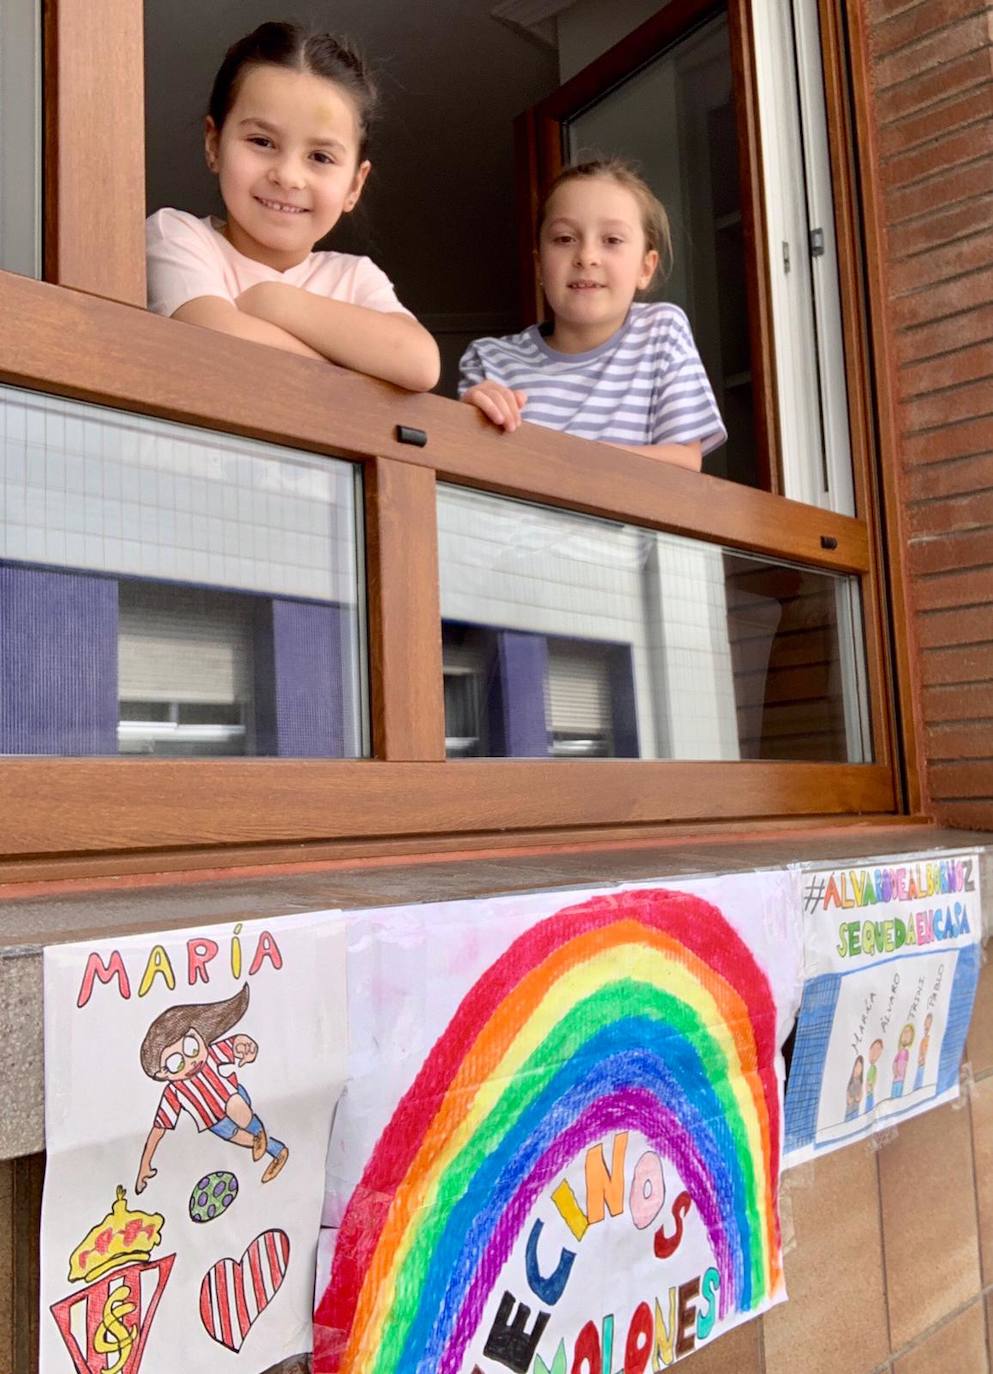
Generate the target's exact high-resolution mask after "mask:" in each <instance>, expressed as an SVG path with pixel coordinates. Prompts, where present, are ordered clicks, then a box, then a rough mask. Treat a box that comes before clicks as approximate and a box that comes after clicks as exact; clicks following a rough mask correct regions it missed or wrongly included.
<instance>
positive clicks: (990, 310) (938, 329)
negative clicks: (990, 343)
mask: <svg viewBox="0 0 993 1374" xmlns="http://www.w3.org/2000/svg"><path fill="white" fill-rule="evenodd" d="M991 330H993V305H985V304H984V305H979V306H977V307H976V308H975V309H973V310H969V311H966V312H965V313H964V314H962V315H956V316H954V317H952V318H950V319H947V320H937V321H936V322H935V323H934V324H924V325H920V326H918V328H916V329H907V330H904V331H903V332H902V333H900V334H898V335H897V336H896V339H895V340H894V344H895V348H896V354H897V357H898V359H899V361H900V362H901V363H912V362H916V361H919V360H923V359H925V358H934V357H937V356H938V354H940V353H949V352H952V351H954V350H955V349H959V348H968V346H969V345H970V344H973V343H986V342H987V340H988V339H990V338H991V337H993V334H991Z"/></svg>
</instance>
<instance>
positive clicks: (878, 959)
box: [784, 852, 983, 1168]
mask: <svg viewBox="0 0 993 1374" xmlns="http://www.w3.org/2000/svg"><path fill="white" fill-rule="evenodd" d="M979 870H980V864H979V856H978V855H977V854H975V853H972V852H969V853H961V852H944V853H930V854H920V855H913V856H908V855H901V856H899V857H897V858H891V859H886V858H883V859H875V860H871V861H861V862H860V863H858V864H849V865H847V866H844V867H836V868H818V869H814V868H810V869H807V870H805V871H804V873H803V877H802V885H803V904H804V949H805V958H806V976H807V983H806V986H805V988H804V994H803V1003H802V1005H801V1008H800V1017H799V1022H798V1025H797V1036H796V1042H795V1045H794V1050H793V1059H792V1063H791V1065H790V1081H789V1088H788V1091H787V1095H786V1151H785V1156H784V1163H785V1166H786V1167H787V1168H788V1167H791V1166H792V1165H794V1164H799V1163H802V1162H803V1161H804V1160H807V1159H811V1158H813V1157H814V1156H815V1155H816V1154H818V1153H820V1152H822V1151H824V1150H832V1149H837V1148H838V1147H839V1146H842V1145H846V1144H848V1143H850V1142H851V1141H853V1140H857V1139H859V1138H860V1137H864V1136H868V1135H871V1134H873V1133H874V1132H876V1131H879V1130H883V1129H885V1128H887V1127H889V1126H892V1125H894V1124H895V1123H896V1122H898V1121H902V1120H905V1119H907V1118H908V1117H911V1116H916V1115H917V1114H918V1113H919V1112H922V1111H928V1110H930V1108H932V1107H936V1106H938V1105H940V1104H941V1103H942V1102H949V1101H951V1100H953V1099H954V1098H956V1097H957V1096H958V1093H959V1065H960V1063H961V1060H962V1053H963V1049H964V1046H965V1037H966V1031H967V1030H968V1026H969V1020H970V1018H971V1016H972V1005H973V1001H974V998H975V993H976V982H977V979H978V976H979V964H980V947H979V942H980V940H981V938H982V929H983V917H982V894H981V892H980V878H979Z"/></svg>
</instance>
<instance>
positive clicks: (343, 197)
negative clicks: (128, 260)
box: [147, 23, 439, 391]
mask: <svg viewBox="0 0 993 1374" xmlns="http://www.w3.org/2000/svg"><path fill="white" fill-rule="evenodd" d="M375 106H376V91H375V87H374V85H373V82H372V79H371V78H370V76H369V74H368V72H367V71H366V68H365V66H364V64H363V62H362V60H361V59H360V58H359V57H358V56H357V55H356V54H355V53H354V52H353V51H352V50H351V49H350V48H349V47H347V46H346V45H345V44H344V43H342V42H340V41H339V40H338V39H336V38H333V37H332V36H331V35H330V34H313V33H308V32H307V31H306V30H305V29H302V28H300V27H299V26H298V25H296V24H282V23H279V24H277V23H269V24H262V25H260V27H259V28H257V29H256V30H255V31H254V32H253V33H250V34H248V35H247V37H245V38H242V39H241V40H240V41H239V42H237V43H235V44H234V46H233V47H232V48H230V49H229V51H228V53H227V55H226V57H225V58H224V61H223V62H222V63H221V67H220V70H219V71H218V73H217V77H216V78H215V81H214V87H213V91H212V92H211V97H210V105H209V110H208V114H207V117H206V120H205V122H204V146H205V152H206V157H207V165H208V167H209V168H210V170H211V171H212V172H214V173H215V175H216V176H217V179H218V184H219V189H220V194H221V199H222V200H223V202H224V208H225V218H224V219H223V220H217V219H214V218H213V217H211V216H208V217H207V218H206V219H197V218H196V216H194V215H190V214H187V213H186V212H185V211H182V210H159V211H158V212H157V213H156V214H154V215H152V216H150V218H149V220H148V225H147V251H148V304H149V309H150V310H154V311H155V312H156V313H157V314H160V315H169V316H172V318H174V319H178V320H183V321H185V322H186V323H188V324H198V325H203V326H205V327H206V328H208V329H217V330H220V331H221V332H222V333H225V334H234V335H237V336H238V337H239V338H243V339H250V340H253V341H255V342H257V343H267V344H272V345H273V346H274V347H276V348H283V349H286V350H288V351H289V352H292V353H299V354H302V355H303V356H304V357H308V358H324V359H327V360H328V361H330V362H333V363H338V364H340V365H341V366H342V367H349V368H353V369H354V370H355V371H357V372H367V373H369V374H371V375H372V376H374V377H381V378H383V379H384V380H385V381H389V382H394V383H396V384H397V385H398V386H403V387H407V388H408V389H409V390H411V391H426V390H429V389H430V388H431V387H433V386H434V385H435V383H436V382H437V380H438V372H439V358H438V348H437V345H436V344H435V341H434V339H432V337H431V335H430V334H429V333H428V332H427V330H426V329H424V328H423V327H422V326H421V325H420V324H418V323H417V321H416V320H415V319H414V317H413V316H412V315H411V314H410V312H409V311H407V310H405V309H404V307H403V306H402V305H401V304H400V302H399V301H398V300H397V297H396V294H395V292H394V290H393V286H392V284H391V283H390V281H389V279H388V278H387V277H386V275H385V274H384V273H383V272H382V271H380V269H379V268H378V267H376V266H375V264H374V263H372V262H371V261H370V260H369V259H368V258H365V257H356V256H353V255H351V254H348V253H334V252H315V251H314V245H315V244H316V243H317V242H319V241H320V240H321V239H323V238H324V236H325V235H326V234H328V233H329V232H330V231H331V230H332V229H333V228H334V226H335V225H336V224H337V223H338V220H339V219H340V218H341V216H342V215H345V214H348V213H350V211H352V210H353V209H354V208H355V206H356V204H357V203H358V200H359V197H360V196H361V194H362V188H363V186H364V185H365V182H366V178H367V177H368V175H369V170H370V166H371V163H370V162H369V159H368V157H367V151H368V142H369V127H370V123H371V121H372V117H373V114H374V111H375Z"/></svg>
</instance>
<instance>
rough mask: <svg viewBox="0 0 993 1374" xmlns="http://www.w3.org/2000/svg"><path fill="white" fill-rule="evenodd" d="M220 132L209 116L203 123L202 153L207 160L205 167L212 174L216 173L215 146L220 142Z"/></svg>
mask: <svg viewBox="0 0 993 1374" xmlns="http://www.w3.org/2000/svg"><path fill="white" fill-rule="evenodd" d="M220 137H221V131H220V129H218V127H217V125H216V124H215V123H214V121H213V119H212V118H211V116H210V115H208V116H207V118H206V119H205V120H204V121H203V151H204V156H205V157H206V159H207V166H208V167H209V168H210V170H211V171H212V172H216V171H217V145H218V142H219V141H220Z"/></svg>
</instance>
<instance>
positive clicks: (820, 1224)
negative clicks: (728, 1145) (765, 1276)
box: [762, 1145, 888, 1374]
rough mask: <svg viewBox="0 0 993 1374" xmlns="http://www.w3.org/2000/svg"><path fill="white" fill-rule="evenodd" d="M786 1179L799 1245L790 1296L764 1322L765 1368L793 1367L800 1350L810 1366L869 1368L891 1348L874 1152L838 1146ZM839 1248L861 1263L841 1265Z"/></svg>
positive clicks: (789, 1272)
mask: <svg viewBox="0 0 993 1374" xmlns="http://www.w3.org/2000/svg"><path fill="white" fill-rule="evenodd" d="M791 1185H792V1186H791ZM784 1186H785V1187H789V1188H790V1205H791V1207H792V1212H793V1225H794V1229H795V1232H796V1247H795V1249H793V1250H791V1251H790V1252H789V1254H787V1256H786V1287H787V1291H788V1292H789V1295H790V1300H789V1302H788V1303H786V1304H785V1306H783V1307H777V1308H775V1309H774V1310H773V1311H772V1312H768V1313H767V1314H766V1316H765V1317H764V1318H763V1322H762V1324H763V1327H764V1331H765V1367H766V1374H793V1371H795V1370H797V1368H798V1360H797V1355H798V1352H801V1351H802V1365H803V1374H864V1371H865V1370H868V1369H871V1368H873V1366H874V1365H876V1364H878V1363H879V1362H880V1361H881V1360H884V1359H885V1358H886V1355H887V1354H888V1343H887V1338H886V1302H885V1298H884V1294H883V1254H882V1235H881V1231H880V1224H879V1193H878V1184H877V1176H876V1156H875V1153H874V1152H873V1151H871V1150H868V1149H867V1148H866V1147H865V1145H853V1146H850V1147H849V1148H848V1149H845V1150H836V1151H835V1152H834V1153H832V1154H829V1155H825V1156H824V1158H823V1159H818V1160H817V1161H816V1163H812V1164H804V1165H801V1166H800V1168H799V1169H797V1170H794V1171H791V1172H790V1173H789V1174H787V1175H786V1176H785V1179H784ZM841 1199H844V1201H843V1202H842V1203H840V1205H839V1202H840V1200H841ZM839 1255H850V1256H856V1255H857V1256H858V1263H857V1264H842V1265H839V1264H838V1262H837V1261H838V1256H839ZM826 1273H830V1274H831V1276H832V1277H831V1282H830V1283H825V1281H824V1276H825V1274H826Z"/></svg>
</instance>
